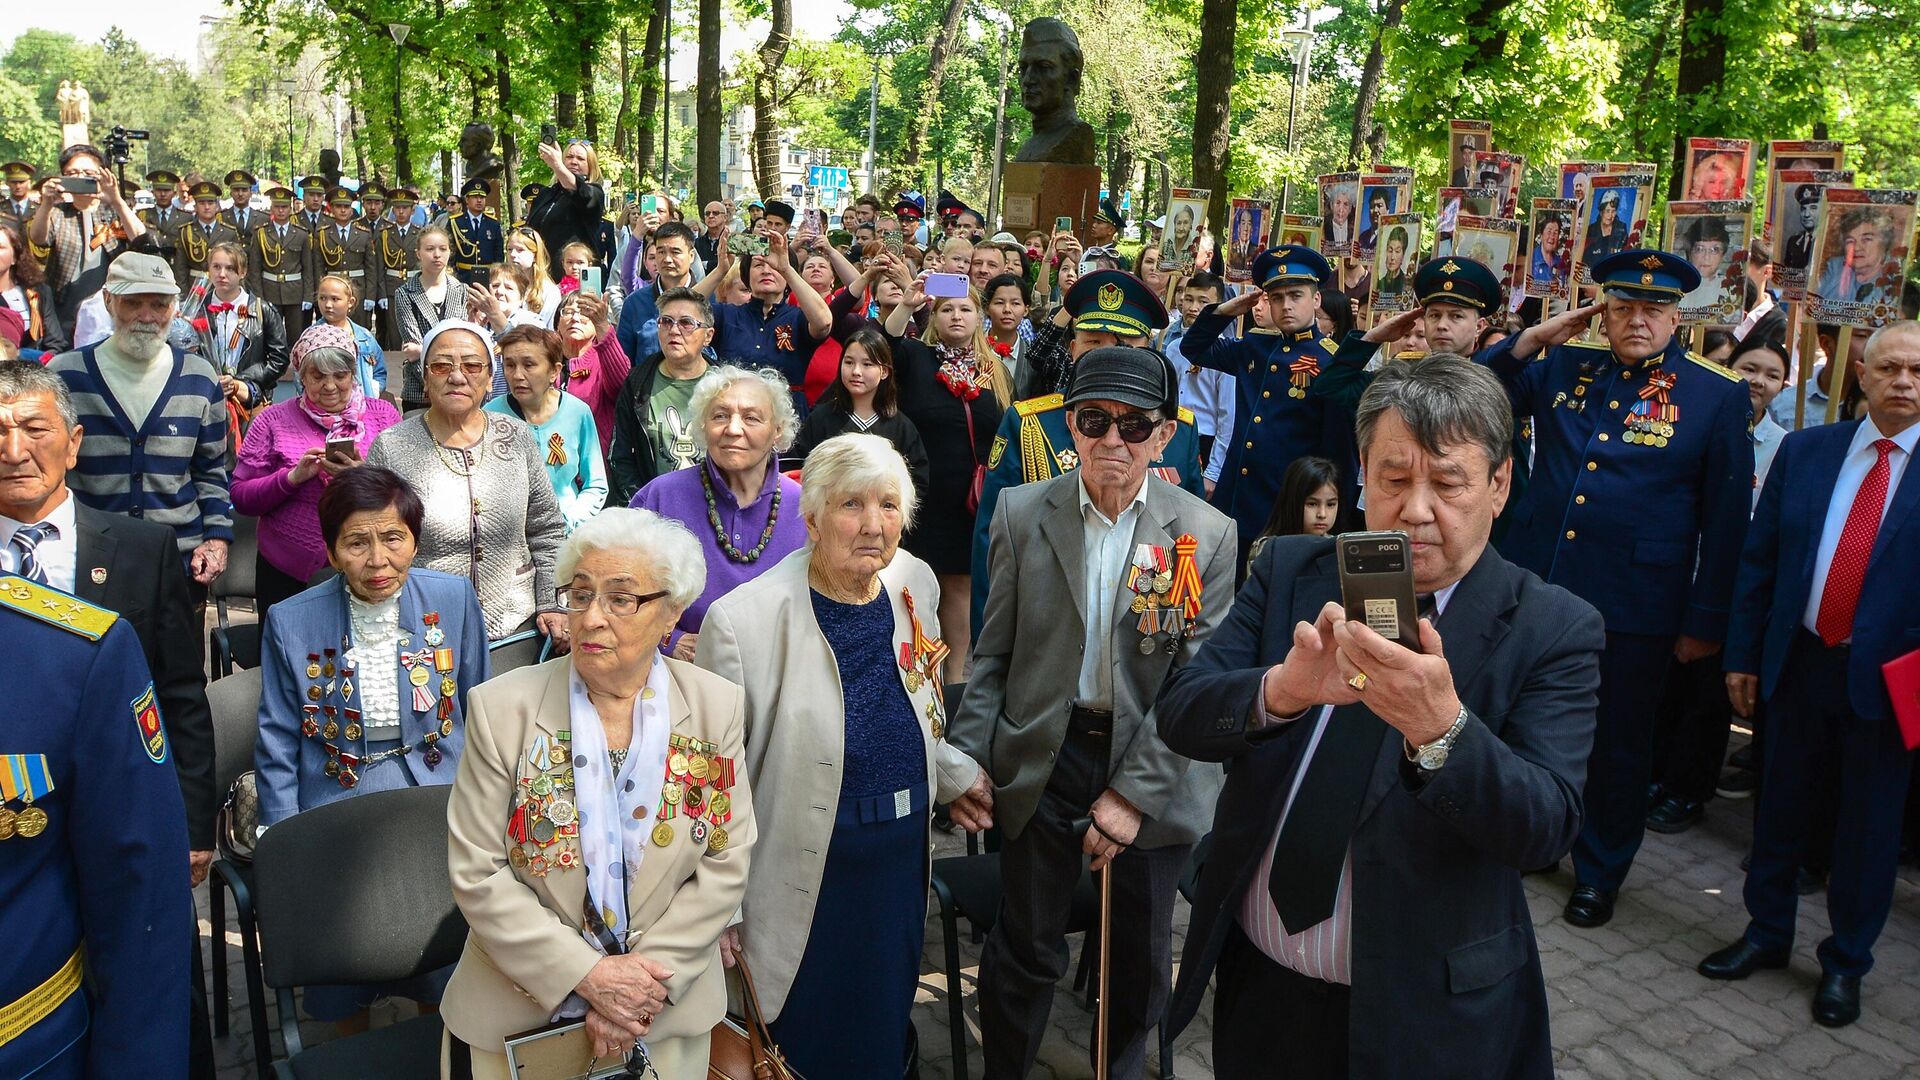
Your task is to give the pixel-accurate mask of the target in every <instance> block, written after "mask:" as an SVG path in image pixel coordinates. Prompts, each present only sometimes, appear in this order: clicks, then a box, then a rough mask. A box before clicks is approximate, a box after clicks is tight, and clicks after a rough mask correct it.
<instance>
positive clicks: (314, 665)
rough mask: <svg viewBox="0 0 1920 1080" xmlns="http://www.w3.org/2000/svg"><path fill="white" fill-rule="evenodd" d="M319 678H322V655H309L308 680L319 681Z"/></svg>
mask: <svg viewBox="0 0 1920 1080" xmlns="http://www.w3.org/2000/svg"><path fill="white" fill-rule="evenodd" d="M319 677H320V654H319V653H317V652H310V653H308V654H307V678H309V679H317V678H319Z"/></svg>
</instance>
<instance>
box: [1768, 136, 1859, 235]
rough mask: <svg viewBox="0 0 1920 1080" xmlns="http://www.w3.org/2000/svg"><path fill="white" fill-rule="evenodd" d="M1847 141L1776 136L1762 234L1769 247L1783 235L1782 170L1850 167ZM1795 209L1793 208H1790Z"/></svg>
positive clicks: (1771, 150)
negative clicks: (1847, 163)
mask: <svg viewBox="0 0 1920 1080" xmlns="http://www.w3.org/2000/svg"><path fill="white" fill-rule="evenodd" d="M1846 157H1847V144H1846V143H1843V142H1840V141H1839V140H1838V139H1775V140H1773V141H1772V142H1769V143H1768V144H1767V203H1766V214H1765V215H1764V216H1765V218H1766V223H1765V225H1764V226H1763V227H1762V228H1761V230H1760V237H1761V239H1762V240H1764V241H1766V243H1767V244H1768V248H1767V250H1768V251H1773V250H1775V248H1774V247H1773V246H1772V245H1773V244H1774V243H1775V242H1776V241H1777V240H1778V238H1779V235H1780V234H1779V233H1778V232H1777V231H1776V230H1775V226H1776V225H1777V223H1778V222H1780V220H1781V217H1780V212H1781V209H1782V207H1781V203H1780V174H1781V173H1783V172H1786V171H1787V170H1789V169H1827V170H1837V169H1842V168H1845V167H1846ZM1788 209H1789V210H1791V208H1788Z"/></svg>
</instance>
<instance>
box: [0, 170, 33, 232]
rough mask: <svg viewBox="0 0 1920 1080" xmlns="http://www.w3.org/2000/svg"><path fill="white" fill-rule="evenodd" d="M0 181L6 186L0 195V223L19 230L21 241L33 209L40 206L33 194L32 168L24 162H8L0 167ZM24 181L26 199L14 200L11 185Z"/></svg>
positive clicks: (30, 220)
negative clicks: (25, 183) (3, 181)
mask: <svg viewBox="0 0 1920 1080" xmlns="http://www.w3.org/2000/svg"><path fill="white" fill-rule="evenodd" d="M0 179H4V180H5V181H6V183H7V185H8V187H7V191H6V193H5V194H4V195H0V222H4V223H6V224H8V225H11V226H13V227H14V228H15V229H17V230H19V232H20V237H21V239H22V240H24V239H26V235H27V226H28V224H30V223H31V222H32V221H33V209H34V207H36V206H38V205H40V197H39V196H38V195H35V194H33V188H32V186H31V185H32V183H33V166H31V165H29V164H27V163H26V162H24V161H9V162H7V163H5V164H4V165H0ZM23 180H24V181H26V182H27V184H28V185H29V186H28V188H27V197H26V198H24V199H19V200H15V199H14V197H13V187H12V185H14V184H16V183H19V182H20V181H23Z"/></svg>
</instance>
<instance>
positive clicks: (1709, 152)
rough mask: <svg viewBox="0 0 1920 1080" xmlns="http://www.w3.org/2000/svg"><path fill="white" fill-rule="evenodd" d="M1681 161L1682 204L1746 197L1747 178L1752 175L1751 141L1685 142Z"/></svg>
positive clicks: (1709, 140) (1689, 140) (1701, 140)
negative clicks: (1685, 149) (1685, 145)
mask: <svg viewBox="0 0 1920 1080" xmlns="http://www.w3.org/2000/svg"><path fill="white" fill-rule="evenodd" d="M1681 160H1682V165H1683V168H1684V171H1683V172H1682V173H1681V175H1680V191H1681V194H1682V198H1683V199H1684V200H1685V201H1688V202H1724V201H1726V200H1729V199H1744V198H1746V197H1747V177H1748V176H1751V175H1752V174H1753V140H1752V139H1701V138H1694V139H1688V140H1687V153H1686V156H1685V157H1684V158H1682V159H1681Z"/></svg>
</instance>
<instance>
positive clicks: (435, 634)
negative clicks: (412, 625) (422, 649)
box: [420, 611, 447, 649]
mask: <svg viewBox="0 0 1920 1080" xmlns="http://www.w3.org/2000/svg"><path fill="white" fill-rule="evenodd" d="M420 621H421V622H423V623H426V624H427V632H426V633H424V634H422V635H420V636H421V638H422V639H424V640H425V641H426V643H427V646H428V647H429V648H434V649H437V648H439V647H440V646H442V645H445V644H446V643H447V632H446V631H445V630H442V629H440V613H439V612H437V611H429V612H427V613H426V614H425V615H422V616H420Z"/></svg>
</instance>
